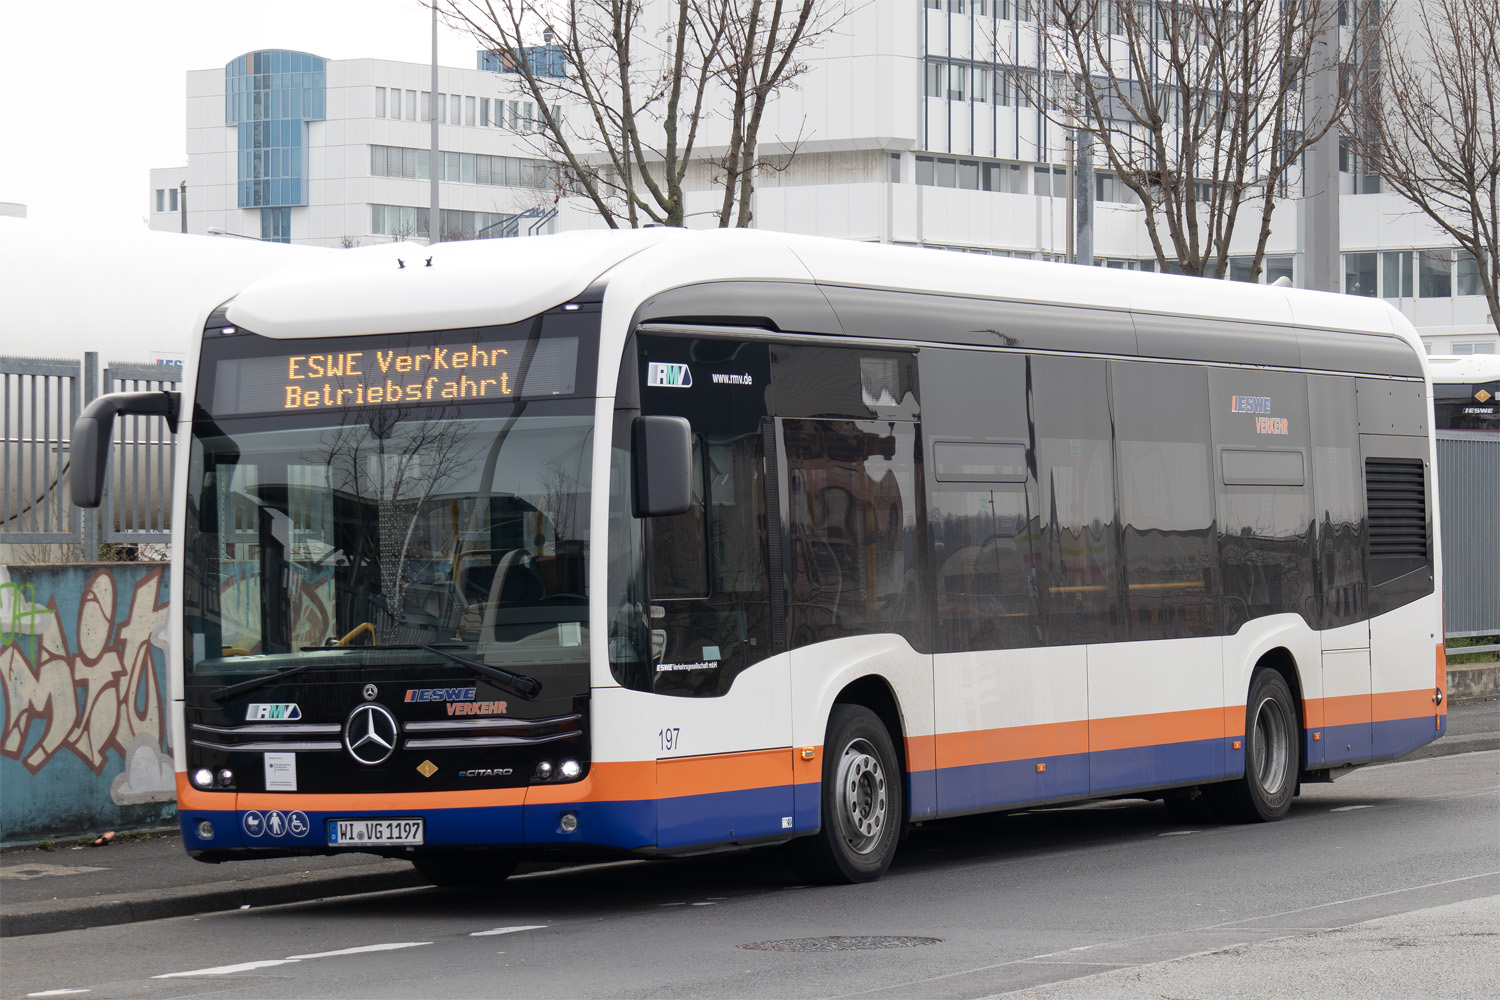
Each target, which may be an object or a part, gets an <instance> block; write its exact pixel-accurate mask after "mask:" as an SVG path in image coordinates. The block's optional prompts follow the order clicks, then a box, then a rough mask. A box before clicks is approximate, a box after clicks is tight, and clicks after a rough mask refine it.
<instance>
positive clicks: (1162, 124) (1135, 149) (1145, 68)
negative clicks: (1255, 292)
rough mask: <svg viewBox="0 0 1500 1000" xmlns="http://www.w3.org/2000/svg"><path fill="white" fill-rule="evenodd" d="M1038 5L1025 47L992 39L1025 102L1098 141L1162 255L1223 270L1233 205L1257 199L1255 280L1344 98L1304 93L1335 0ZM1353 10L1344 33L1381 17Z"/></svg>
mask: <svg viewBox="0 0 1500 1000" xmlns="http://www.w3.org/2000/svg"><path fill="white" fill-rule="evenodd" d="M1037 11H1038V15H1039V21H1038V23H1037V24H1036V26H1035V33H1034V36H1033V35H1032V34H1030V33H1027V34H1024V35H1021V36H1019V37H1021V38H1022V45H1021V46H1020V47H1019V49H1018V47H1017V46H1015V45H1013V44H1011V43H1010V42H1009V41H1007V40H1005V39H997V51H1001V52H1005V53H1006V55H1007V56H1008V57H1009V59H1010V61H1011V62H1012V65H1011V66H1010V67H1009V68H1008V69H1007V70H1006V71H1005V73H1006V75H1007V77H1008V78H1009V80H1010V81H1011V82H1012V84H1013V86H1014V87H1015V90H1016V92H1017V94H1018V96H1019V99H1020V101H1021V102H1023V103H1029V104H1030V105H1031V106H1033V107H1035V108H1036V109H1037V110H1038V113H1039V114H1041V115H1042V116H1043V117H1044V118H1045V119H1046V120H1047V121H1049V122H1051V123H1053V124H1055V125H1057V126H1058V127H1059V128H1061V129H1063V130H1066V131H1072V132H1074V133H1076V134H1077V135H1078V137H1079V138H1080V139H1081V140H1083V141H1084V143H1085V144H1090V143H1091V144H1092V145H1093V146H1094V148H1096V149H1098V150H1099V151H1101V153H1102V156H1103V158H1104V159H1105V160H1106V161H1107V163H1108V166H1109V168H1110V169H1111V170H1112V171H1113V172H1114V173H1115V175H1116V176H1117V177H1118V178H1119V180H1120V182H1121V183H1122V184H1124V186H1125V187H1126V188H1128V189H1129V190H1130V191H1131V192H1133V193H1134V195H1135V196H1136V198H1138V199H1139V200H1140V203H1141V205H1142V206H1143V207H1144V214H1145V223H1146V231H1147V233H1148V235H1149V236H1150V238H1151V246H1152V250H1153V252H1154V253H1155V255H1156V258H1157V261H1158V263H1159V264H1161V265H1162V266H1164V267H1175V268H1176V269H1178V270H1181V271H1182V273H1184V274H1192V275H1210V276H1214V275H1218V276H1224V275H1227V274H1228V263H1229V255H1230V244H1231V240H1232V239H1233V237H1234V234H1235V231H1236V228H1237V227H1238V226H1239V225H1240V224H1241V219H1240V213H1241V209H1242V208H1248V209H1249V211H1250V212H1251V213H1254V212H1255V211H1257V210H1258V213H1259V214H1258V219H1252V222H1253V223H1254V224H1257V225H1258V231H1257V238H1256V241H1255V252H1254V257H1253V261H1252V264H1251V271H1250V275H1249V277H1250V280H1252V281H1254V280H1258V278H1259V276H1260V274H1261V271H1262V268H1263V265H1264V260H1265V252H1266V244H1267V241H1268V240H1269V238H1270V235H1271V220H1272V214H1273V212H1274V210H1275V207H1276V204H1277V203H1278V201H1280V200H1285V199H1286V198H1288V197H1289V196H1290V193H1291V190H1292V188H1291V183H1292V182H1294V181H1295V180H1298V179H1300V178H1299V177H1298V176H1297V172H1296V168H1297V167H1298V166H1299V165H1300V163H1301V160H1302V156H1303V154H1304V153H1306V152H1307V151H1308V150H1309V149H1311V148H1312V146H1313V145H1314V144H1315V143H1316V142H1317V141H1318V140H1319V139H1321V138H1322V137H1323V136H1324V135H1326V134H1327V133H1328V131H1329V130H1330V129H1331V128H1333V127H1334V125H1335V124H1336V123H1337V121H1338V120H1339V117H1340V115H1341V114H1342V113H1343V111H1344V109H1345V108H1346V107H1347V104H1348V101H1349V96H1348V94H1347V93H1341V94H1340V95H1339V97H1338V106H1337V107H1335V108H1319V109H1317V112H1318V113H1317V114H1316V115H1313V114H1310V112H1311V111H1312V110H1313V109H1311V108H1308V107H1306V106H1305V102H1304V92H1303V88H1304V85H1305V79H1304V77H1305V72H1304V71H1305V70H1306V69H1307V68H1308V67H1309V66H1311V65H1316V63H1317V62H1318V60H1319V59H1320V58H1321V57H1322V55H1323V53H1322V51H1321V50H1320V49H1319V46H1320V44H1322V41H1321V40H1322V38H1323V37H1324V32H1325V29H1327V28H1329V27H1330V25H1331V24H1332V22H1333V20H1334V19H1336V18H1337V17H1339V12H1338V5H1337V4H1335V3H1334V2H1333V0H1198V2H1195V0H1051V2H1043V3H1039V4H1037ZM1347 16H1348V17H1349V19H1350V23H1349V25H1348V26H1347V27H1348V31H1347V37H1350V38H1353V39H1356V40H1358V39H1363V38H1368V37H1369V32H1370V25H1369V22H1368V20H1367V19H1369V18H1373V17H1376V16H1378V15H1377V14H1376V11H1375V5H1374V4H1365V3H1353V4H1349V5H1348V9H1347ZM1033 37H1034V39H1035V40H1034V42H1033V41H1032V38H1033ZM1032 46H1034V47H1032ZM1341 58H1342V59H1343V60H1344V64H1345V67H1346V69H1348V68H1350V66H1351V64H1352V65H1353V67H1354V68H1355V69H1356V70H1357V68H1358V66H1359V65H1360V63H1361V61H1362V60H1366V59H1368V58H1369V47H1368V46H1364V45H1358V44H1356V45H1353V46H1351V47H1350V49H1349V51H1347V52H1345V53H1342V54H1341ZM1310 120H1311V124H1310ZM1039 155H1041V154H1040V152H1039ZM1252 206H1253V207H1252Z"/></svg>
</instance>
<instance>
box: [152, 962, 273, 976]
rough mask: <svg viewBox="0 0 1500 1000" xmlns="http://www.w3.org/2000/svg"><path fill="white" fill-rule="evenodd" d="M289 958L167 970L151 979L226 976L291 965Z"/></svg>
mask: <svg viewBox="0 0 1500 1000" xmlns="http://www.w3.org/2000/svg"><path fill="white" fill-rule="evenodd" d="M291 964H292V960H291V959H289V958H271V959H266V960H264V961H260V962H241V963H240V964H239V965H217V966H215V967H213V968H212V969H194V970H193V971H192V972H168V973H167V974H165V975H162V976H152V977H151V978H152V979H186V978H188V977H189V976H227V975H229V974H230V973H233V972H249V971H250V970H251V969H269V968H270V967H271V966H273V965H291Z"/></svg>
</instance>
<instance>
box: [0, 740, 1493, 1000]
mask: <svg viewBox="0 0 1500 1000" xmlns="http://www.w3.org/2000/svg"><path fill="white" fill-rule="evenodd" d="M790 879H791V876H790V873H789V871H788V869H787V868H786V867H785V866H784V865H783V863H782V861H781V858H780V856H779V855H778V854H776V853H775V852H760V853H752V854H737V855H724V856H718V857H714V858H703V859H696V860H691V861H684V862H672V863H652V862H625V863H618V864H612V865H604V866H591V867H585V868H579V869H570V870H561V871H549V872H535V873H531V874H527V875H522V876H519V877H517V878H515V879H513V880H511V882H510V883H508V884H507V885H506V886H505V887H504V889H503V890H501V891H499V892H498V893H496V894H493V895H477V894H466V893H457V892H447V891H441V890H436V889H425V888H422V889H403V890H396V891H390V892H382V893H372V894H367V895H362V896H351V897H347V898H343V899H337V900H328V901H322V902H310V903H298V904H290V905H282V906H272V907H265V908H255V909H246V910H240V911H232V912H227V913H218V914H212V915H205V916H200V917H178V918H173V919H167V920H157V921H150V922H143V923H135V924H130V925H128V926H124V927H110V928H105V927H99V928H93V929H89V930H80V931H66V932H60V933H54V934H41V935H36V936H32V937H20V938H7V939H5V940H4V941H3V942H0V948H3V951H0V970H3V971H0V994H3V996H5V997H23V996H38V995H49V996H64V995H67V996H80V997H89V998H91V997H95V996H98V997H119V998H135V997H149V998H158V997H160V998H167V997H189V996H204V995H209V994H212V995H213V996H215V997H225V998H241V997H278V998H279V997H313V996H317V997H360V998H365V997H574V996H609V997H679V996H681V997H699V996H703V997H871V998H895V997H983V996H991V995H995V994H1002V993H1003V994H1009V995H1018V996H1022V997H1047V998H1054V997H1056V998H1062V997H1116V996H1118V997H1161V996H1168V997H1221V996H1222V997H1230V996H1275V997H1291V998H1295V997H1308V998H1313V997H1317V998H1318V1000H1326V998H1327V997H1328V996H1339V997H1410V996H1417V995H1421V996H1442V997H1462V996H1476V997H1486V998H1492V997H1494V996H1497V995H1500V752H1497V751H1495V750H1481V751H1477V752H1469V753H1458V754H1454V755H1449V756H1439V757H1432V758H1425V759H1417V760H1411V761H1404V762H1400V763H1396V764H1390V765H1383V766H1378V767H1371V768H1366V769H1364V770H1361V771H1357V772H1355V773H1353V774H1351V775H1348V776H1347V777H1345V778H1342V779H1341V780H1340V781H1339V782H1338V783H1336V784H1334V785H1315V786H1305V787H1304V789H1303V794H1302V796H1301V797H1300V798H1299V799H1298V800H1297V801H1296V803H1295V804H1294V806H1293V809H1292V813H1291V815H1290V816H1289V817H1288V818H1287V819H1286V820H1284V821H1282V822H1281V823H1276V824H1269V825H1257V826H1203V827H1183V826H1180V825H1177V824H1174V823H1173V822H1172V821H1171V820H1170V819H1168V817H1167V815H1166V811H1165V810H1164V809H1163V808H1162V807H1161V806H1160V805H1159V804H1151V803H1144V802H1131V801H1126V802H1108V803H1098V804H1094V805H1089V806H1084V807H1078V808H1069V809H1047V810H1033V811H1030V812H1026V813H1018V814H1013V815H1011V816H1009V817H1006V818H996V817H974V818H969V819H963V820H956V821H945V822H941V823H930V824H928V825H926V826H925V827H922V828H920V829H918V830H916V831H914V832H913V833H912V835H911V837H910V839H909V840H908V842H907V844H906V845H905V850H904V851H903V854H902V856H901V857H900V858H899V859H898V860H897V862H896V865H895V866H894V867H893V869H892V870H891V872H890V873H889V874H888V875H887V876H886V878H884V879H883V880H881V881H880V882H877V883H874V884H872V885H865V886H850V887H837V888H831V887H795V886H792V885H791V884H790ZM64 990H66V991H88V992H76V993H62V992H55V991H64Z"/></svg>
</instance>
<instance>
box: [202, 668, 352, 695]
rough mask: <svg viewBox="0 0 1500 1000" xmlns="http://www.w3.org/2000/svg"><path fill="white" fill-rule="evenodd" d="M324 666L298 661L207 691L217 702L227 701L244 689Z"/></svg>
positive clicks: (252, 689) (249, 689)
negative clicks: (282, 667)
mask: <svg viewBox="0 0 1500 1000" xmlns="http://www.w3.org/2000/svg"><path fill="white" fill-rule="evenodd" d="M326 666H328V664H327V663H299V664H297V665H296V666H295V667H286V668H285V669H282V670H278V671H276V672H275V673H270V674H262V675H260V676H259V677H252V678H250V679H249V680H248V681H240V682H239V683H238V684H229V685H227V686H225V687H221V688H214V689H213V690H212V691H210V692H209V693H208V696H209V697H210V698H212V699H213V700H214V701H217V702H224V701H228V700H229V699H230V698H233V697H234V696H235V695H237V694H244V693H245V692H246V691H254V690H255V689H256V688H258V687H264V686H265V685H267V684H270V683H272V682H273V681H279V680H281V679H282V678H284V677H291V676H293V675H295V674H300V673H302V671H304V670H311V669H312V668H313V667H326Z"/></svg>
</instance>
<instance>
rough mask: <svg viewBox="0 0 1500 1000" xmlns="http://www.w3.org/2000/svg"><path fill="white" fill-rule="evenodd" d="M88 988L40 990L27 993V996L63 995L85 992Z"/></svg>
mask: <svg viewBox="0 0 1500 1000" xmlns="http://www.w3.org/2000/svg"><path fill="white" fill-rule="evenodd" d="M87 992H89V991H88V990H42V992H40V993H28V994H26V995H27V996H29V997H65V996H67V995H68V994H70V993H87Z"/></svg>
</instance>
